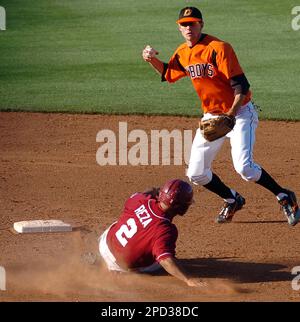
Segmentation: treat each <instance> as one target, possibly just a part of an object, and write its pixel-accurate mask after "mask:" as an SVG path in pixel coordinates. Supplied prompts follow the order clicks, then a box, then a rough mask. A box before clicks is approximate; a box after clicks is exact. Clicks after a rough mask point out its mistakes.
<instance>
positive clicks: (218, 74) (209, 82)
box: [163, 34, 251, 114]
mask: <svg viewBox="0 0 300 322" xmlns="http://www.w3.org/2000/svg"><path fill="white" fill-rule="evenodd" d="M243 73H244V72H243V70H242V68H241V66H240V64H239V62H238V59H237V57H236V54H235V52H234V50H233V48H232V47H231V45H230V44H228V43H226V42H224V41H221V40H219V39H218V38H216V37H213V36H210V35H206V34H202V36H201V38H200V40H199V42H198V43H197V44H196V45H195V46H193V47H192V48H190V47H188V45H187V44H186V43H184V44H182V45H181V46H179V47H178V48H177V50H176V51H175V53H174V54H173V56H172V57H171V59H170V61H169V63H168V66H167V68H166V69H165V71H164V74H163V80H164V78H165V80H167V81H168V82H170V83H173V82H176V81H177V80H179V79H180V78H182V77H185V76H190V78H191V80H192V83H193V85H194V87H195V89H196V92H197V94H198V96H199V98H200V100H201V102H202V109H203V111H204V113H212V114H220V113H226V112H228V110H229V109H230V108H231V106H232V103H233V101H234V89H233V88H232V86H231V83H230V79H231V78H232V77H234V76H238V75H241V74H243ZM250 99H251V92H250V91H249V90H248V92H247V94H246V97H245V100H244V103H243V105H244V104H247V103H248V102H249V101H250Z"/></svg>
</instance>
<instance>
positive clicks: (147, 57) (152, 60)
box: [142, 45, 164, 75]
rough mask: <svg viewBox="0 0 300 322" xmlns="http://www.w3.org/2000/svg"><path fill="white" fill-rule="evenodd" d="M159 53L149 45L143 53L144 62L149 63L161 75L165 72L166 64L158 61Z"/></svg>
mask: <svg viewBox="0 0 300 322" xmlns="http://www.w3.org/2000/svg"><path fill="white" fill-rule="evenodd" d="M158 54H159V53H158V51H157V50H155V49H154V48H152V47H151V46H149V45H147V46H146V47H145V48H144V49H143V52H142V57H143V59H144V61H146V62H148V63H149V64H150V65H151V66H152V67H153V68H154V69H155V70H156V71H157V72H158V73H159V74H160V75H162V73H163V72H164V62H162V61H161V60H160V59H158V58H157V57H156V56H157V55H158Z"/></svg>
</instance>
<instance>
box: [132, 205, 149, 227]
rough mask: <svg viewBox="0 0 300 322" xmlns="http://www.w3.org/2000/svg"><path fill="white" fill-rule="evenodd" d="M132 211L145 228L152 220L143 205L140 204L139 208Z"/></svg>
mask: <svg viewBox="0 0 300 322" xmlns="http://www.w3.org/2000/svg"><path fill="white" fill-rule="evenodd" d="M134 212H135V214H136V216H137V218H138V219H139V221H140V223H141V224H142V225H143V228H146V227H147V226H148V225H149V224H150V222H151V221H152V218H151V216H150V214H149V212H148V210H147V209H146V207H145V206H144V205H141V206H140V207H139V208H137V209H135V211H134Z"/></svg>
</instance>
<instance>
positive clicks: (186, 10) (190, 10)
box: [183, 9, 192, 17]
mask: <svg viewBox="0 0 300 322" xmlns="http://www.w3.org/2000/svg"><path fill="white" fill-rule="evenodd" d="M191 13H192V9H185V11H184V14H183V16H184V17H186V16H189V15H190V14H191Z"/></svg>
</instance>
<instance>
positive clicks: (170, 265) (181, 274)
mask: <svg viewBox="0 0 300 322" xmlns="http://www.w3.org/2000/svg"><path fill="white" fill-rule="evenodd" d="M159 263H160V265H161V266H162V267H163V268H164V269H165V270H166V271H167V272H168V273H169V274H170V275H173V276H174V277H177V278H178V279H180V280H182V281H184V282H185V283H186V284H187V285H188V286H197V287H204V286H206V283H205V282H202V281H201V280H200V279H199V278H193V277H190V276H189V275H188V274H187V273H186V272H185V270H184V268H183V267H182V266H181V265H180V264H179V262H178V261H177V260H176V258H175V257H168V258H166V259H163V260H161V261H160V262H159Z"/></svg>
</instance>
